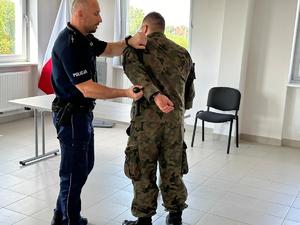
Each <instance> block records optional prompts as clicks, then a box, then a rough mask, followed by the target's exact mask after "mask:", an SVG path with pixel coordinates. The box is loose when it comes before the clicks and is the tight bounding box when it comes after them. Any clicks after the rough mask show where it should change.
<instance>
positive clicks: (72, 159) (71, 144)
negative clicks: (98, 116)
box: [53, 112, 94, 225]
mask: <svg viewBox="0 0 300 225" xmlns="http://www.w3.org/2000/svg"><path fill="white" fill-rule="evenodd" d="M57 116H58V115H57V114H56V113H53V122H54V125H55V126H56V130H57V137H58V139H59V142H60V147H61V162H60V169H59V176H60V191H59V195H58V199H57V205H56V210H55V211H56V213H57V214H59V215H61V216H62V222H63V223H62V224H63V225H80V224H79V221H80V211H81V200H80V194H81V189H82V187H83V185H84V184H85V182H86V180H87V177H88V174H89V173H90V172H91V170H92V168H93V166H94V130H93V126H92V120H93V113H92V112H75V113H72V114H71V116H70V121H69V122H68V121H67V122H66V123H64V124H62V125H60V126H57V121H58V120H59V118H57Z"/></svg>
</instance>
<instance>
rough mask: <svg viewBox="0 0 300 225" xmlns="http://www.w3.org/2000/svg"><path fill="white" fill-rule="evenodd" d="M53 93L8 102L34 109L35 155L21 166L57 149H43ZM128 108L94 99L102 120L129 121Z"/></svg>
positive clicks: (42, 157) (55, 153)
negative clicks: (47, 150) (46, 114)
mask: <svg viewBox="0 0 300 225" xmlns="http://www.w3.org/2000/svg"><path fill="white" fill-rule="evenodd" d="M54 98H55V95H53V94H52V95H41V96H35V97H29V98H20V99H15V100H10V101H9V102H11V103H14V104H18V105H22V106H24V107H27V108H32V109H33V110H34V135H35V156H34V157H32V158H29V159H25V160H22V161H20V162H19V163H20V164H21V165H22V166H25V165H26V164H27V163H33V162H36V161H39V160H42V159H45V158H47V157H49V156H52V155H57V153H58V151H59V150H54V151H50V152H46V151H45V112H51V103H52V101H53V100H54ZM130 109H131V105H130V104H126V103H119V102H111V101H104V100H96V106H95V109H94V111H93V112H94V117H95V118H100V119H103V120H109V121H112V122H116V123H124V124H129V123H130ZM189 116H190V115H185V116H184V118H188V117H189ZM39 119H40V123H41V134H39V129H38V120H39ZM39 135H41V140H42V149H41V154H40V153H39V144H38V142H39Z"/></svg>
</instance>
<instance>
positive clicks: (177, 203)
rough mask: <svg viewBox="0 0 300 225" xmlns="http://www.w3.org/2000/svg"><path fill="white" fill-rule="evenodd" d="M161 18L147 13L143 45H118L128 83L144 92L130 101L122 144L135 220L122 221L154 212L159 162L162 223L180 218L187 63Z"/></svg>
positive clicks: (189, 77)
mask: <svg viewBox="0 0 300 225" xmlns="http://www.w3.org/2000/svg"><path fill="white" fill-rule="evenodd" d="M164 29H165V21H164V18H163V17H162V16H161V15H160V14H159V13H156V12H152V13H149V14H148V15H146V16H145V18H144V19H143V22H142V27H141V30H142V31H143V32H144V33H145V34H146V35H147V45H146V49H145V50H144V51H142V52H141V51H137V50H135V49H133V48H130V47H128V48H126V49H125V50H124V53H123V55H124V61H123V67H124V71H125V73H126V75H127V76H128V78H129V79H130V80H131V82H132V83H133V84H139V85H142V86H143V92H144V97H143V98H142V99H140V100H139V101H138V102H139V103H138V104H137V103H135V104H134V105H133V108H132V111H134V112H133V113H132V121H131V127H130V135H129V139H128V144H127V148H126V150H125V154H126V158H125V167H124V168H125V174H126V175H127V176H128V177H129V178H130V179H132V183H133V187H134V199H133V201H132V207H131V211H132V214H133V215H134V216H135V217H137V218H138V219H137V220H136V221H127V220H125V221H124V222H123V225H151V224H152V219H151V217H152V216H153V215H154V214H155V213H156V209H157V196H158V192H159V190H158V187H157V184H156V171H157V164H158V163H159V169H160V177H161V184H160V190H161V194H162V199H163V203H164V204H163V205H164V207H165V209H166V210H167V211H168V212H169V214H168V216H167V219H166V223H167V224H168V225H170V224H172V225H180V224H182V218H181V216H182V210H183V209H185V208H186V207H187V205H186V203H185V202H186V199H187V189H186V187H185V184H184V182H183V180H182V175H183V174H184V173H186V172H187V167H186V166H187V164H186V163H187V161H186V152H185V147H184V141H183V132H184V127H183V122H184V121H183V120H184V112H185V109H188V108H191V107H192V101H193V98H194V86H193V82H190V81H193V79H194V74H193V70H192V68H193V63H192V60H191V57H190V55H189V53H188V52H187V51H186V50H185V49H184V48H182V47H180V46H179V45H177V44H175V43H174V42H173V41H171V40H169V39H168V38H166V36H165V35H164Z"/></svg>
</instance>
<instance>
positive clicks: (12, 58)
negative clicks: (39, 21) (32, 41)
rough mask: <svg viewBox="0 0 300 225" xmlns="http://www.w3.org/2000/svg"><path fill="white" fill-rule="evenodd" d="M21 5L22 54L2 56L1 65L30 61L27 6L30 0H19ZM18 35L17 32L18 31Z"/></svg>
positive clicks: (0, 58)
mask: <svg viewBox="0 0 300 225" xmlns="http://www.w3.org/2000/svg"><path fill="white" fill-rule="evenodd" d="M18 1H19V2H20V4H21V7H20V9H21V15H19V16H21V19H20V20H21V21H22V24H21V30H22V40H21V44H22V52H21V54H10V55H1V54H0V63H14V62H26V61H27V60H28V51H27V49H28V33H29V32H28V23H29V21H28V16H27V9H28V7H27V4H28V0H18ZM16 33H17V30H16ZM16 36H17V35H16Z"/></svg>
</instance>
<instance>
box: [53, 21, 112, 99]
mask: <svg viewBox="0 0 300 225" xmlns="http://www.w3.org/2000/svg"><path fill="white" fill-rule="evenodd" d="M106 46H107V42H104V41H100V40H98V39H97V38H95V37H94V36H93V35H92V34H88V35H87V36H85V35H83V34H82V33H80V32H79V31H78V30H77V29H76V28H74V27H73V26H72V25H71V24H70V23H68V25H67V27H66V28H65V29H64V30H63V31H62V32H61V33H60V34H59V36H58V38H57V39H56V41H55V43H54V46H53V49H52V86H53V89H54V92H55V94H56V96H57V97H59V98H61V99H62V100H65V101H70V102H73V103H77V104H85V103H90V102H91V101H94V99H91V98H85V97H84V96H83V94H82V93H81V92H80V91H79V90H78V89H77V88H76V87H75V85H77V84H79V83H82V82H84V81H88V80H90V79H92V80H93V81H97V72H96V56H99V55H101V54H102V53H103V52H104V50H105V48H106Z"/></svg>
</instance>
